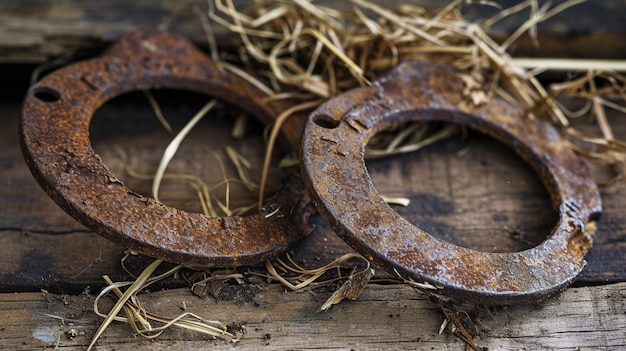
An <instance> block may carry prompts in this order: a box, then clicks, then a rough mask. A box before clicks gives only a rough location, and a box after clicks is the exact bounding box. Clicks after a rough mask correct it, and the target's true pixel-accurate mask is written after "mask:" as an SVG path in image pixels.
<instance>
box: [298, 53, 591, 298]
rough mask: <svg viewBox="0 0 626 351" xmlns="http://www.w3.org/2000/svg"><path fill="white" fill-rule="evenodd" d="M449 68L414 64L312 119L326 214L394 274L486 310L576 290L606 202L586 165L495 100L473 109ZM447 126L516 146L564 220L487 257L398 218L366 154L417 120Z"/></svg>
mask: <svg viewBox="0 0 626 351" xmlns="http://www.w3.org/2000/svg"><path fill="white" fill-rule="evenodd" d="M463 89H464V84H463V82H462V80H461V79H460V78H459V77H458V76H457V74H456V73H455V72H454V71H453V70H451V69H450V68H448V67H445V66H442V65H438V64H434V63H427V62H411V63H404V64H401V65H400V66H398V67H397V68H396V69H395V70H393V71H392V72H391V73H390V74H388V75H386V76H384V77H382V78H381V79H379V80H378V81H377V82H375V84H374V85H373V86H371V87H364V88H359V89H355V90H352V91H349V92H346V93H344V94H341V95H340V96H337V97H335V98H333V99H332V100H329V101H328V102H327V103H325V104H323V105H322V106H320V107H319V108H318V109H317V110H316V111H315V112H313V113H312V114H311V115H310V116H309V120H308V121H307V124H306V128H305V134H304V136H303V146H302V149H301V169H302V173H303V178H304V181H305V185H306V186H307V190H308V192H309V194H310V195H311V197H312V199H313V202H314V204H315V205H316V207H317V209H318V210H319V212H320V213H321V214H322V216H323V217H324V218H325V219H326V220H327V221H328V222H329V223H330V224H331V227H332V228H333V229H334V230H335V231H336V232H337V233H338V234H339V235H340V236H341V237H342V238H343V239H344V240H346V241H347V242H348V243H349V244H350V245H351V246H352V247H353V248H355V249H356V250H357V251H358V252H360V253H361V254H363V255H364V256H365V257H366V258H368V259H369V260H371V261H372V262H374V263H376V264H378V265H380V266H382V267H383V268H385V269H386V270H387V271H389V272H390V273H392V274H396V273H397V274H400V275H401V276H403V277H406V278H410V279H413V280H415V281H418V282H428V283H430V284H432V285H433V286H435V287H437V291H436V292H437V293H440V294H444V295H448V296H451V297H455V298H459V299H463V300H467V301H472V302H476V303H482V304H517V303H529V302H536V301H537V300H540V299H542V298H545V297H546V296H549V295H551V294H554V293H556V292H558V291H559V290H561V289H563V288H564V287H566V286H567V285H568V284H570V283H571V282H572V281H573V280H574V278H575V277H576V276H577V275H578V273H579V272H580V271H581V270H582V269H583V267H584V265H585V262H584V260H583V257H584V256H585V254H586V252H587V250H588V249H589V248H590V247H591V245H592V239H593V235H594V231H595V223H593V221H595V219H596V218H597V216H598V215H599V214H600V212H601V210H602V207H601V200H600V196H599V193H598V190H597V187H596V185H595V182H594V181H593V179H592V178H591V176H590V174H589V172H588V170H587V168H586V167H585V165H584V164H583V163H582V162H581V161H580V160H579V159H578V158H577V157H576V155H575V154H574V153H573V152H572V151H571V150H570V149H569V148H568V147H567V146H566V144H565V143H563V142H562V140H561V139H560V138H559V134H558V132H557V131H556V130H555V129H554V128H552V127H551V126H549V125H548V124H547V123H545V122H543V121H539V120H534V119H530V118H528V117H527V116H525V113H524V111H522V110H520V109H519V108H516V107H514V106H512V105H510V104H508V103H507V102H504V101H503V100H499V99H493V100H491V102H489V103H486V104H484V105H482V106H478V107H476V106H474V105H472V104H471V103H470V102H468V101H467V99H466V98H464V97H463ZM417 120H423V121H434V120H437V121H448V122H454V123H458V124H462V125H466V126H468V127H469V128H472V129H476V130H479V131H481V132H483V133H485V134H487V135H490V136H492V137H494V138H495V139H498V140H500V141H501V142H503V143H505V144H507V145H508V146H510V147H511V148H513V149H514V150H515V151H516V152H517V153H518V154H519V155H520V156H521V157H522V158H523V159H524V160H526V161H527V162H528V163H529V164H531V165H532V166H533V167H534V169H535V170H536V172H537V173H538V174H539V175H540V177H541V179H542V181H543V183H544V185H545V186H546V188H547V189H548V191H549V193H550V196H551V200H552V203H553V206H554V208H555V209H556V210H558V213H559V220H558V222H557V224H556V226H555V227H554V228H553V230H552V232H551V233H550V235H549V236H548V237H547V239H546V240H545V241H544V242H542V243H541V244H539V245H538V246H536V247H534V248H532V249H529V250H525V251H521V252H507V253H487V252H481V251H477V250H472V249H468V248H463V247H459V246H456V245H454V244H451V243H449V242H446V241H443V240H440V239H437V238H435V237H433V236H431V235H429V234H428V233H426V232H425V231H423V230H421V229H420V228H418V226H415V225H413V224H411V223H409V222H408V221H407V220H405V219H404V218H402V217H401V216H400V215H398V214H397V213H396V212H395V211H394V210H393V209H392V208H391V207H390V206H389V205H388V204H387V203H385V201H384V200H383V199H382V197H381V196H380V194H379V193H378V192H377V191H376V189H375V188H374V185H373V184H372V182H371V180H370V177H369V174H368V172H367V169H366V167H365V162H364V148H365V145H366V144H367V142H368V140H369V138H371V137H372V136H373V135H374V134H376V133H377V132H380V131H382V130H385V129H389V128H393V127H395V126H398V125H399V124H401V123H404V122H408V121H417Z"/></svg>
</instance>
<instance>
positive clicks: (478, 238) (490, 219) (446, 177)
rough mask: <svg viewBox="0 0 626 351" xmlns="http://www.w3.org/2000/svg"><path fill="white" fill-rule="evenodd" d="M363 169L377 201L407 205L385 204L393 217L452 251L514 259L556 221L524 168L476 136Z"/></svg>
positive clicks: (511, 154)
mask: <svg viewBox="0 0 626 351" xmlns="http://www.w3.org/2000/svg"><path fill="white" fill-rule="evenodd" d="M383 133H385V132H383ZM380 134H381V133H379V135H377V136H379V137H380V136H382V135H380ZM372 139H374V140H375V138H372ZM366 165H367V169H368V172H369V174H370V177H371V179H372V182H373V184H374V186H375V187H376V189H377V191H378V192H379V193H380V194H382V195H385V196H388V197H405V198H408V199H410V200H411V202H410V204H409V206H407V207H403V206H399V205H393V204H392V205H391V207H392V208H393V209H394V211H396V213H398V214H399V215H401V216H402V217H404V218H405V219H407V220H408V221H409V222H411V223H413V224H415V225H416V226H417V227H418V228H420V229H422V230H424V231H426V232H427V233H429V234H431V235H432V236H434V237H437V238H439V239H441V240H444V241H447V242H451V243H453V244H455V245H458V246H462V247H466V248H471V249H476V250H480V251H485V252H518V251H522V250H525V249H529V248H532V247H535V246H537V245H538V244H540V243H541V242H542V241H543V240H545V239H546V237H547V236H548V235H549V233H550V232H551V230H552V227H553V226H554V224H555V223H556V222H557V221H558V213H557V212H556V211H555V210H554V209H553V208H552V205H551V201H550V196H549V194H548V191H547V189H546V188H545V186H544V185H543V183H542V181H541V179H540V178H539V176H538V175H537V174H536V173H535V171H534V170H533V169H532V167H531V166H530V165H529V164H527V163H526V162H525V161H524V160H522V159H521V158H520V157H519V156H518V155H517V154H516V153H515V152H513V151H512V150H511V149H510V147H508V146H506V145H504V144H502V143H501V142H499V141H497V140H495V139H493V138H491V137H489V136H486V135H484V134H481V133H479V132H477V131H473V130H468V134H467V137H466V138H463V137H461V136H459V135H458V134H457V135H456V136H452V137H449V138H447V139H445V140H442V141H439V142H437V143H435V144H433V145H430V146H426V147H425V148H423V149H421V150H418V151H415V152H411V153H406V154H401V155H395V156H390V157H385V158H376V159H367V160H366Z"/></svg>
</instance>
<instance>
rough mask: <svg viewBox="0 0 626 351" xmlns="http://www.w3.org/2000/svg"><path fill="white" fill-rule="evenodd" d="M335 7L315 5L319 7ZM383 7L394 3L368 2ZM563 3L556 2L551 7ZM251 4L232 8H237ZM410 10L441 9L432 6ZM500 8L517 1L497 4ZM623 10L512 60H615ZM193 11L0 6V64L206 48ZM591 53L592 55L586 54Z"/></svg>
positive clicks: (558, 34)
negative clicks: (143, 43) (151, 35)
mask: <svg viewBox="0 0 626 351" xmlns="http://www.w3.org/2000/svg"><path fill="white" fill-rule="evenodd" d="M324 2H326V3H331V4H333V5H336V4H337V2H334V1H328V0H325V1H321V3H324ZM374 2H379V3H384V4H386V5H391V6H393V4H397V3H399V2H400V1H396V0H391V1H390V0H385V1H383V0H374ZM554 2H555V3H560V2H563V1H562V0H559V1H554ZM246 3H249V1H237V6H240V8H243V7H244V5H245V4H246ZM414 3H416V4H420V5H422V6H427V7H428V6H430V7H441V2H438V1H434V0H421V1H414ZM500 3H502V4H503V6H504V7H508V6H512V5H513V4H514V3H516V2H515V1H512V0H509V1H501V2H500ZM624 6H625V5H624V4H623V3H622V2H619V1H611V2H605V1H589V2H586V3H584V4H582V5H578V6H576V7H574V8H573V9H568V10H567V11H565V12H563V13H561V14H558V15H556V16H554V17H553V18H551V19H550V20H549V21H547V22H546V23H544V24H541V25H539V38H541V41H540V42H541V45H539V46H537V45H536V43H535V42H533V41H532V40H530V39H529V38H527V37H523V38H522V40H520V41H519V42H517V43H516V44H515V46H514V47H513V48H512V49H513V52H515V54H516V55H522V56H524V55H532V56H552V57H569V58H571V57H587V58H619V57H624V55H625V54H626V44H625V43H624V41H623V40H621V38H622V36H623V33H624V32H625V27H624V23H625V22H624V13H626V12H625V11H624ZM194 8H199V9H201V10H206V9H207V2H206V1H205V0H184V1H174V0H163V1H158V2H154V1H146V0H141V1H130V2H129V1H123V0H110V1H96V0H88V1H81V0H68V1H56V2H50V1H45V0H31V1H28V2H27V3H24V2H19V1H12V0H0V63H7V62H11V63H42V62H46V61H48V60H49V59H51V58H55V57H59V56H68V55H69V56H70V57H72V56H83V55H85V54H86V53H93V52H94V51H98V50H101V49H102V48H103V47H105V46H106V45H107V44H109V43H111V42H112V41H113V40H115V39H117V38H119V37H120V36H121V35H123V34H124V33H128V32H131V31H135V30H145V29H156V28H158V29H167V30H169V31H171V32H174V33H177V34H181V35H184V36H186V37H188V38H190V39H191V40H193V41H194V42H196V43H198V44H200V45H202V46H206V39H205V38H206V37H205V34H204V32H203V29H202V25H201V23H200V20H199V19H198V17H197V15H196V13H195V12H194ZM464 11H465V12H467V13H468V16H469V17H470V18H475V17H479V18H480V17H485V16H489V15H490V14H493V12H494V11H495V9H494V8H492V7H489V6H473V7H472V6H465V7H464ZM527 18H528V13H522V14H520V16H517V17H516V16H513V17H512V18H510V19H509V20H506V21H502V22H500V23H497V25H496V26H495V27H494V30H493V33H492V34H493V36H494V37H495V38H496V39H499V40H502V39H504V38H506V37H507V36H508V35H509V33H512V32H513V31H514V30H515V29H517V28H518V27H519V26H520V24H521V23H523V22H524V21H525V20H526V19H527ZM214 30H215V32H216V34H217V37H218V38H220V42H219V44H220V46H221V47H222V48H223V47H228V46H229V45H230V46H232V45H233V43H234V39H235V38H233V36H232V35H229V34H228V33H227V31H226V30H224V28H223V27H221V26H219V25H215V26H214ZM590 47H593V50H589V48H590Z"/></svg>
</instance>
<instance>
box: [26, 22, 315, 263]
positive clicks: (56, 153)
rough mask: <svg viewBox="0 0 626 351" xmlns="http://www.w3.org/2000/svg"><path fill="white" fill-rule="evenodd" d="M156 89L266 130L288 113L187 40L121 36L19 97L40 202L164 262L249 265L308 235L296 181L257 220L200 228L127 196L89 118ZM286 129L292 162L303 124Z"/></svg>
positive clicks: (201, 218) (210, 222)
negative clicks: (196, 98) (179, 93)
mask: <svg viewBox="0 0 626 351" xmlns="http://www.w3.org/2000/svg"><path fill="white" fill-rule="evenodd" d="M158 88H173V89H182V90H188V91H194V92H199V93H204V94H207V95H210V96H213V97H216V98H218V99H221V100H223V101H225V102H227V103H231V104H233V105H235V106H237V107H238V108H241V109H242V110H244V111H246V112H248V113H250V114H251V115H252V116H254V117H255V118H257V119H259V120H260V121H261V122H263V123H265V124H269V123H272V122H273V121H274V119H275V117H276V116H278V114H279V113H280V112H282V111H283V110H284V109H285V108H286V107H287V106H286V105H285V103H284V102H280V101H272V100H271V99H269V98H268V95H267V94H266V93H264V92H263V91H261V90H260V89H259V88H257V87H255V86H254V85H252V84H251V83H249V82H248V81H246V80H244V79H243V78H240V77H238V76H237V75H235V74H233V73H230V72H228V71H227V70H225V69H224V68H223V67H221V66H220V65H219V64H218V63H215V62H214V61H212V60H211V59H210V58H208V57H207V56H206V55H204V54H203V53H201V52H200V51H199V50H197V49H196V48H195V47H194V46H193V45H192V44H191V43H190V42H189V41H187V40H186V39H183V38H181V37H178V36H174V35H171V34H168V33H164V32H141V33H133V34H129V35H127V36H126V37H124V38H122V39H121V40H120V41H119V42H117V43H116V44H114V45H113V46H112V47H111V48H110V49H109V50H108V51H106V52H105V53H104V54H103V55H102V56H100V57H97V58H94V59H91V60H87V61H83V62H79V63H76V64H73V65H71V66H68V67H66V68H63V69H61V70H58V71H56V72H54V73H52V74H50V75H48V76H46V77H45V78H44V79H43V80H42V81H40V82H39V83H37V84H35V85H34V86H32V87H31V89H30V90H29V91H28V95H27V96H26V99H25V103H24V108H23V116H22V121H21V126H20V128H21V143H22V150H23V153H24V158H25V159H26V162H27V163H28V166H29V168H30V170H31V172H32V173H33V175H34V176H35V178H36V179H37V181H38V182H39V184H40V185H41V186H42V187H43V189H44V190H45V191H46V193H47V194H48V195H49V196H50V197H52V198H53V199H54V201H55V202H56V203H57V204H58V205H59V206H60V207H61V208H63V209H64V210H65V211H66V212H67V213H69V214H70V215H71V216H72V217H74V218H75V219H76V220H78V221H79V222H81V223H82V224H84V225H85V226H87V227H88V228H90V229H92V230H93V231H95V232H96V233H98V234H100V235H102V236H104V237H107V238H109V239H110V240H112V241H115V242H117V243H119V244H122V245H124V246H126V247H129V248H132V249H134V250H137V251H139V252H141V253H144V254H147V255H150V256H153V257H158V258H162V259H165V260H167V261H171V262H177V263H183V264H197V265H209V266H216V265H219V266H224V265H244V264H253V263H257V262H261V261H264V260H267V259H269V258H271V257H273V256H276V255H278V254H281V253H283V252H285V251H286V250H288V249H289V248H291V247H292V246H293V245H294V244H295V243H297V242H298V241H299V239H301V238H302V237H303V235H305V234H306V233H307V232H308V231H309V229H308V227H307V217H308V211H309V210H308V207H309V206H307V196H306V192H305V190H304V186H303V185H302V181H301V179H300V178H299V175H297V174H296V173H297V172H294V173H293V174H291V175H290V176H289V177H288V179H286V180H285V181H284V184H285V185H284V186H283V188H282V189H281V190H280V191H279V193H278V194H277V195H276V196H274V197H273V198H272V199H271V200H269V201H268V202H266V204H265V212H263V213H256V214H253V215H250V216H246V217H223V218H209V217H207V216H205V215H202V214H198V213H188V212H185V211H182V210H179V209H176V208H172V207H168V206H166V205H163V204H161V203H159V202H157V201H155V200H154V199H152V198H148V197H145V196H142V195H140V194H137V193H134V192H133V191H131V190H129V189H128V188H127V187H126V186H124V184H123V183H122V182H121V181H120V180H118V178H116V177H115V175H113V174H112V173H111V172H110V171H109V170H108V169H107V167H106V166H105V165H104V163H103V162H102V161H101V159H100V158H99V156H98V155H96V154H95V153H94V151H93V150H92V148H91V144H90V141H89V123H90V120H91V117H92V116H93V114H94V112H95V111H96V109H98V107H100V106H101V105H102V104H103V103H105V102H106V101H107V100H109V99H111V98H113V97H115V96H117V95H120V94H122V93H125V92H129V91H133V90H143V89H158ZM290 123H291V124H287V126H286V127H285V128H283V131H284V133H283V134H284V135H283V136H284V137H283V142H284V144H285V146H286V147H287V148H289V150H286V151H287V152H295V150H297V148H298V147H299V144H300V136H301V126H302V124H301V123H300V124H298V123H297V121H296V120H294V122H290ZM270 214H271V216H270Z"/></svg>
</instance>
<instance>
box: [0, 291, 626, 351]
mask: <svg viewBox="0 0 626 351" xmlns="http://www.w3.org/2000/svg"><path fill="white" fill-rule="evenodd" d="M231 288H232V289H240V290H250V289H252V290H253V293H252V294H250V293H249V291H248V292H247V294H248V296H249V298H248V300H247V301H242V300H231V301H225V300H223V299H220V298H219V297H218V298H217V299H215V298H212V297H211V298H208V299H201V298H199V297H196V296H193V295H192V294H191V292H190V291H189V290H188V289H173V290H167V291H156V292H151V293H147V294H142V295H140V297H139V299H140V301H141V303H142V305H143V306H144V307H145V308H146V309H147V310H149V311H151V312H157V313H159V314H161V315H163V316H170V317H174V316H176V315H178V314H180V313H182V309H181V307H182V306H183V303H184V304H185V306H186V308H187V311H188V312H193V313H196V314H197V315H199V316H202V317H204V318H208V319H211V320H219V321H222V322H223V323H225V324H227V325H229V326H230V328H231V330H234V331H235V332H237V333H239V335H240V336H241V340H240V341H239V342H238V343H237V344H229V343H227V342H225V341H222V340H211V339H210V338H207V337H205V336H202V335H199V334H197V333H193V332H188V331H184V330H180V329H176V328H172V329H170V330H168V331H166V332H165V333H164V334H163V335H161V336H160V337H159V338H158V339H156V340H154V341H150V340H145V339H140V338H137V337H136V336H134V335H133V334H132V331H131V329H130V327H129V326H127V325H124V324H121V323H113V324H112V325H111V326H110V327H109V329H107V331H106V332H105V333H104V335H103V336H102V338H101V339H100V341H99V342H98V344H97V350H117V351H126V350H128V351H130V350H136V349H141V350H162V349H164V348H169V349H176V350H182V349H193V350H209V349H210V350H264V349H266V350H319V349H324V350H379V349H382V348H384V349H387V350H463V349H464V345H463V343H462V342H461V341H460V340H459V339H457V338H456V337H454V336H453V335H451V334H450V332H449V330H446V331H445V332H444V333H443V334H441V335H439V334H438V331H439V327H440V325H441V323H442V321H443V316H442V314H441V313H440V312H439V310H438V307H437V305H436V304H435V303H433V302H432V301H430V300H429V299H428V298H427V297H425V296H424V295H421V294H420V293H418V292H417V291H415V290H414V289H413V288H410V287H408V286H406V285H377V284H370V285H368V286H367V287H366V289H365V290H364V291H363V293H362V295H361V297H360V298H358V299H357V300H354V301H347V302H342V303H341V304H339V305H336V306H334V307H332V308H331V309H330V310H329V311H328V312H318V309H319V307H320V305H321V304H322V303H323V301H324V299H325V298H327V297H328V295H327V294H324V293H311V292H304V293H295V292H284V291H283V288H282V287H281V286H279V285H278V284H265V283H262V284H260V285H257V286H256V287H250V286H245V285H244V286H239V285H235V286H232V287H231ZM92 304H93V296H91V295H79V296H67V295H51V294H44V293H21V294H0V315H2V316H5V317H4V318H2V320H1V321H0V343H1V344H2V345H3V348H6V349H10V350H34V349H42V348H53V347H55V348H59V349H63V350H68V351H72V350H84V349H85V347H86V345H88V344H89V341H90V338H91V336H92V335H93V333H94V332H95V330H96V329H97V326H98V325H99V323H100V322H101V318H99V317H97V316H95V315H94V314H93V313H92V312H91V309H92ZM625 310H626V283H619V284H613V285H606V286H598V287H588V288H573V289H569V290H567V291H566V292H564V293H563V294H562V295H561V296H560V297H558V298H556V299H552V300H549V301H547V302H545V303H543V304H541V305H539V306H517V307H508V308H493V309H492V310H490V311H487V310H483V311H482V312H481V313H480V314H479V317H477V318H476V321H477V323H478V325H479V335H480V336H479V338H477V339H476V341H477V343H478V344H479V345H480V346H482V347H486V348H488V349H489V350H520V349H524V350H539V349H541V350H578V349H582V350H585V349H588V350H617V349H622V348H624V347H626V330H624V328H623V326H624V325H625V324H626V314H625V313H624V311H625ZM71 333H73V334H74V335H75V337H73V338H70V336H69V335H70V334H71Z"/></svg>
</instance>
